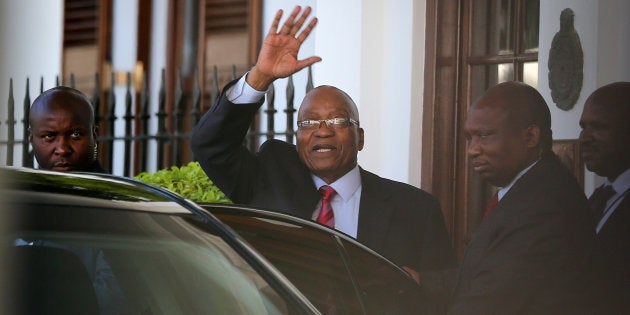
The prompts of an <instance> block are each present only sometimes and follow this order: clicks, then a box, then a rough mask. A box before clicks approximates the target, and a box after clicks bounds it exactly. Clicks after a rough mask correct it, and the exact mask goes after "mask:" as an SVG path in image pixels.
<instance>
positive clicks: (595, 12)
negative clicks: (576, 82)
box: [538, 0, 630, 195]
mask: <svg viewBox="0 0 630 315" xmlns="http://www.w3.org/2000/svg"><path fill="white" fill-rule="evenodd" d="M540 6H541V9H540V42H539V43H540V51H539V55H538V58H539V59H538V60H539V68H538V73H539V81H538V88H539V91H540V92H541V94H542V95H543V96H544V97H545V100H546V101H547V103H548V104H549V108H550V110H551V121H552V129H553V133H554V139H577V138H578V137H579V134H580V130H581V129H580V126H579V120H580V116H581V114H582V109H583V107H584V102H585V101H586V98H587V97H588V95H590V93H592V92H593V91H594V90H595V89H596V88H598V87H600V86H602V85H605V84H607V83H610V82H614V81H620V80H624V81H630V60H629V58H628V56H630V36H628V34H630V21H628V19H627V14H628V13H630V2H628V1H626V0H600V1H593V0H542V1H540ZM565 8H571V9H572V10H573V12H574V13H575V29H576V31H577V33H578V35H579V36H580V41H581V43H582V50H583V53H584V71H583V73H584V79H583V85H582V91H581V93H580V97H579V99H578V100H577V102H576V104H575V106H574V107H573V109H571V110H569V111H564V110H561V109H559V108H558V107H556V106H555V103H554V102H553V100H552V99H551V92H550V90H549V81H548V79H547V74H548V72H549V70H548V68H547V62H548V60H549V49H550V48H551V41H552V40H553V36H554V35H555V34H556V32H558V30H559V29H560V12H562V10H564V9H565ZM584 177H585V178H584V181H585V192H586V194H587V195H590V194H591V192H592V191H593V189H594V188H595V187H596V186H598V185H600V184H601V182H602V181H603V179H602V178H600V177H599V176H597V175H595V174H593V173H591V172H589V171H588V170H585V176H584Z"/></svg>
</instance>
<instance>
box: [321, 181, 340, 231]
mask: <svg viewBox="0 0 630 315" xmlns="http://www.w3.org/2000/svg"><path fill="white" fill-rule="evenodd" d="M319 192H320V193H321V194H322V209H321V210H320V211H319V216H318V217H317V222H319V223H321V224H325V225H328V226H330V227H335V215H334V214H333V209H332V206H331V205H330V200H331V199H332V197H333V196H334V195H335V194H336V193H337V192H336V191H335V189H333V188H332V187H330V186H327V185H324V186H322V187H321V188H320V189H319Z"/></svg>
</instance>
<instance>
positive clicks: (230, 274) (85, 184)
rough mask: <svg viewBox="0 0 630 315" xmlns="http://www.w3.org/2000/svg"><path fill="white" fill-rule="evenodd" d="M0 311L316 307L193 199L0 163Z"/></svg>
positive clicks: (134, 184) (281, 310)
mask: <svg viewBox="0 0 630 315" xmlns="http://www.w3.org/2000/svg"><path fill="white" fill-rule="evenodd" d="M0 181H1V182H2V189H1V190H0V198H2V202H1V203H0V237H1V238H2V242H3V243H4V244H3V246H2V247H0V251H1V252H0V255H1V256H0V257H2V259H0V270H2V272H0V290H2V292H0V313H2V314H99V313H100V314H319V311H318V310H317V309H316V308H315V307H314V306H313V305H312V304H311V303H310V302H309V301H308V299H306V298H305V297H304V295H303V294H302V293H300V292H299V290H298V289H296V288H295V286H294V285H292V284H291V283H290V282H289V281H288V280H287V279H286V278H285V277H284V276H283V275H282V274H281V273H280V272H278V270H277V269H276V268H275V267H273V266H272V265H270V264H269V262H268V261H266V260H265V259H264V258H262V257H261V255H260V254H259V253H257V252H256V251H255V250H253V249H252V248H251V247H250V246H249V245H248V244H247V243H246V242H245V241H244V240H243V239H242V238H241V237H240V236H238V235H237V234H235V233H234V232H233V230H231V229H230V228H227V227H226V226H225V225H224V224H223V223H221V222H220V221H218V220H217V219H216V218H215V217H213V216H212V215H211V214H209V213H208V212H207V211H205V210H203V209H202V208H200V207H199V206H197V205H196V204H193V203H192V202H190V201H187V200H185V199H183V198H180V197H178V196H176V195H175V194H173V193H170V192H168V191H166V190H164V189H161V188H157V187H153V186H150V185H148V184H144V183H142V182H138V181H135V180H132V179H127V178H121V177H115V176H109V175H97V174H69V173H58V172H47V171H38V170H32V169H14V168H0Z"/></svg>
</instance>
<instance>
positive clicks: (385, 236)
mask: <svg viewBox="0 0 630 315" xmlns="http://www.w3.org/2000/svg"><path fill="white" fill-rule="evenodd" d="M232 84H233V83H232ZM229 86H230V85H228V87H226V89H225V90H227V88H229ZM225 90H224V93H223V94H222V95H221V97H220V98H219V100H218V101H217V103H216V104H214V106H213V107H212V108H211V109H210V110H209V111H208V112H207V113H206V114H205V115H204V116H203V117H202V119H201V120H200V121H199V123H198V124H197V126H195V128H194V130H193V134H192V138H191V146H192V150H193V153H194V156H195V159H196V160H198V161H199V163H200V164H201V166H202V167H203V169H204V171H205V172H206V174H207V175H208V177H209V178H210V179H211V180H212V181H213V182H214V183H215V184H216V185H217V186H218V187H219V188H220V189H221V190H222V191H223V192H224V193H225V194H226V195H227V196H228V197H229V198H230V199H231V200H232V201H233V202H235V203H241V204H248V205H253V206H258V207H262V208H267V209H271V210H275V211H280V212H285V213H289V214H292V215H295V216H298V217H302V218H307V219H311V216H312V214H313V211H314V210H315V208H316V206H317V203H318V201H319V199H320V194H319V192H318V191H317V188H316V187H315V184H314V183H313V180H312V178H311V174H310V172H309V171H308V169H307V168H306V166H305V165H304V164H303V163H302V162H301V160H300V159H299V156H298V154H297V151H296V148H295V145H292V144H289V143H286V142H283V141H279V140H269V141H267V142H265V143H264V144H263V145H262V146H261V147H260V150H259V152H258V153H257V154H252V153H250V152H249V151H248V150H247V149H246V148H245V147H243V146H242V143H243V139H244V137H245V135H246V133H247V129H248V127H249V125H250V123H251V121H252V119H253V118H254V115H255V113H256V112H257V110H258V108H259V107H260V106H261V105H262V101H261V102H259V103H255V104H232V103H231V102H229V101H228V100H227V99H226V98H225ZM360 173H361V182H362V187H363V188H362V193H361V200H360V209H359V222H358V231H357V239H358V241H359V242H361V243H363V244H365V245H367V246H368V247H370V248H372V249H374V250H375V251H377V252H379V253H380V254H382V255H383V256H385V257H387V258H389V259H390V260H392V261H393V262H394V263H397V264H399V265H401V266H408V267H410V268H413V269H415V270H429V269H442V268H445V267H448V266H451V265H453V264H454V262H455V260H454V256H453V254H452V251H451V246H450V242H449V238H448V233H447V231H446V228H445V225H444V219H443V216H442V212H441V211H440V207H439V204H438V202H437V199H436V198H434V197H433V196H431V195H430V194H428V193H426V192H424V191H422V190H420V189H418V188H416V187H413V186H411V185H407V184H404V183H400V182H395V181H392V180H388V179H384V178H381V177H379V176H377V175H375V174H372V173H370V172H368V171H366V170H364V169H361V170H360Z"/></svg>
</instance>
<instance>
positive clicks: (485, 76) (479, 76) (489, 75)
mask: <svg viewBox="0 0 630 315" xmlns="http://www.w3.org/2000/svg"><path fill="white" fill-rule="evenodd" d="M471 75H472V77H471V78H470V86H471V95H470V96H471V98H470V99H471V100H473V101H474V100H476V99H477V98H479V97H480V96H481V94H483V93H484V92H485V91H486V90H487V89H488V88H490V87H492V86H494V85H496V84H497V83H501V82H505V81H512V80H514V66H513V65H512V64H511V63H504V64H498V65H478V66H473V67H472V73H471Z"/></svg>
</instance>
